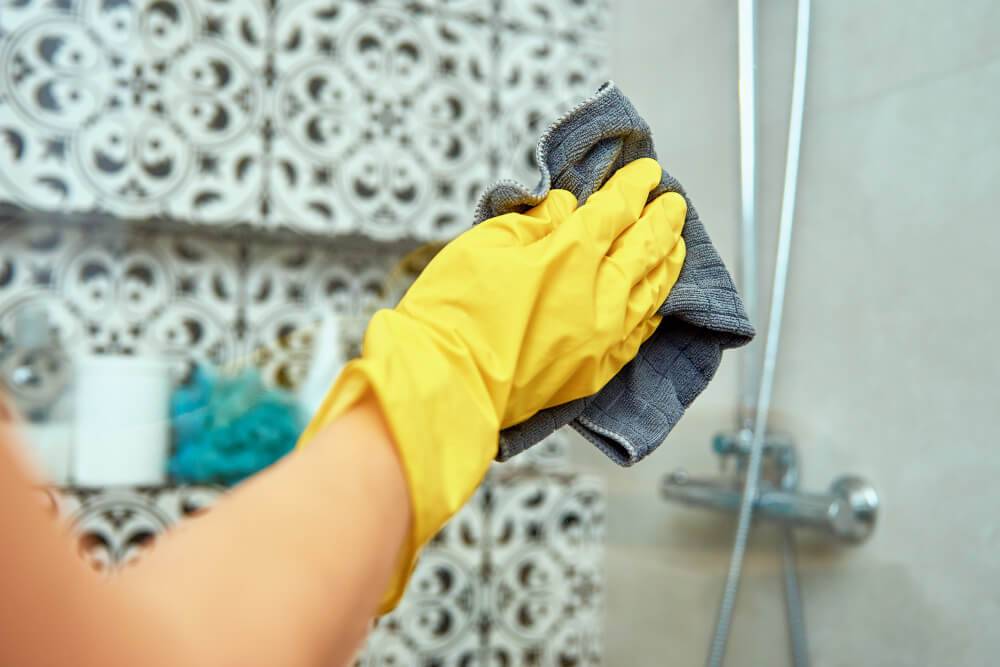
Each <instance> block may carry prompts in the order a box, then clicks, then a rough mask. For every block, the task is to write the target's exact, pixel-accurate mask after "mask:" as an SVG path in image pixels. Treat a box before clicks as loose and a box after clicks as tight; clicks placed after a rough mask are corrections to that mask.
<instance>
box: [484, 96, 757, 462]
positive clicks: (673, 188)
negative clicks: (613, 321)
mask: <svg viewBox="0 0 1000 667" xmlns="http://www.w3.org/2000/svg"><path fill="white" fill-rule="evenodd" d="M641 157H651V158H656V153H655V151H654V150H653V139H652V135H651V132H650V129H649V126H648V125H647V124H646V122H645V121H644V120H643V119H642V118H640V117H639V114H638V113H637V112H636V110H635V107H633V106H632V103H631V102H630V101H629V99H628V98H627V97H625V95H624V94H623V93H622V92H621V91H620V90H619V89H618V88H617V87H616V86H615V85H614V84H613V83H611V82H608V83H605V84H604V85H603V86H601V87H600V88H599V89H598V91H597V93H595V94H594V95H593V96H592V97H590V98H589V99H587V100H586V101H584V102H583V103H582V104H580V105H579V106H577V107H576V108H574V109H573V110H572V111H570V112H569V113H567V114H566V115H564V116H562V117H561V118H560V119H559V120H558V121H556V123H555V124H554V125H553V126H552V127H550V128H549V130H548V131H547V132H546V133H545V134H544V135H542V137H541V139H539V141H538V147H537V149H536V152H535V158H536V161H537V163H538V166H539V169H540V170H541V179H540V180H539V182H538V184H537V185H536V186H535V187H534V188H527V187H525V186H523V185H521V184H519V183H516V182H513V181H501V182H499V183H497V184H495V185H494V186H492V187H491V188H489V189H488V190H487V191H486V192H485V193H483V195H482V197H481V198H480V200H479V204H478V206H477V207H476V215H475V224H478V223H480V222H482V221H483V220H486V219H488V218H492V217H495V216H498V215H501V214H504V213H510V212H512V211H517V212H523V211H525V210H527V209H528V208H531V207H532V206H534V205H536V204H538V202H540V201H541V200H542V199H543V198H544V197H545V195H547V194H548V192H549V190H551V189H553V188H559V189H563V190H569V191H570V192H572V193H573V194H574V195H576V197H577V200H578V201H579V202H580V203H581V204H582V203H583V202H584V200H586V198H587V197H589V196H590V194H591V193H593V192H594V191H596V190H597V189H598V188H600V186H601V185H602V184H603V183H604V182H605V180H607V179H608V178H609V177H610V176H611V175H612V174H613V173H614V172H615V171H617V170H618V169H619V168H620V167H622V166H623V165H625V164H627V163H629V162H631V161H633V160H636V159H638V158H641ZM664 192H677V193H679V194H681V195H682V196H683V197H684V198H685V199H686V200H687V204H688V209H687V219H686V221H685V223H684V232H683V236H684V241H685V243H686V244H687V257H686V259H685V261H684V268H683V269H682V270H681V274H680V277H679V278H678V280H677V283H676V284H675V285H674V288H673V290H672V291H671V292H670V296H669V297H668V298H667V300H666V302H665V303H664V304H663V306H662V307H661V308H660V310H659V311H658V312H659V313H660V314H661V315H663V320H662V322H661V323H660V326H659V327H658V328H657V330H656V332H655V333H654V334H653V335H652V337H650V338H649V340H647V341H646V342H645V343H643V345H642V347H640V348H639V353H638V355H637V356H636V358H635V359H633V360H632V361H631V362H629V363H628V364H626V365H625V367H624V368H622V370H621V371H619V372H618V374H617V375H615V377H613V378H612V379H611V381H610V382H609V383H608V384H607V385H605V386H604V388H603V389H601V391H599V392H598V393H597V394H595V395H593V396H589V397H587V398H581V399H578V400H575V401H571V402H569V403H565V404H563V405H558V406H556V407H552V408H548V409H546V410H542V411H541V412H539V413H538V414H536V415H534V416H533V417H532V418H530V419H528V420H527V421H526V422H523V423H521V424H517V425H515V426H513V427H510V428H507V429H504V430H503V431H502V432H501V433H500V448H499V452H498V453H497V460H499V461H505V460H507V459H509V458H511V457H512V456H514V455H516V454H519V453H520V452H523V451H524V450H526V449H528V448H529V447H531V446H532V445H534V444H535V443H537V442H539V441H541V440H542V439H543V438H545V437H546V436H548V435H549V434H550V433H552V432H553V431H555V430H556V429H558V428H560V427H562V426H564V425H566V424H571V425H572V426H573V428H575V429H576V430H577V431H579V432H580V433H581V434H582V435H583V436H584V437H585V438H587V440H589V441H590V442H592V443H594V445H596V446H597V447H598V448H599V449H600V450H601V451H602V452H604V453H605V454H606V455H607V456H608V457H609V458H611V460H613V461H614V462H615V463H618V464H619V465H622V466H629V465H632V464H633V463H636V462H637V461H639V460H641V459H642V458H643V457H645V456H646V455H647V454H649V453H650V452H652V451H653V450H654V449H656V448H657V447H658V446H659V445H660V443H661V442H663V440H664V438H666V437H667V434H668V433H670V431H671V429H672V428H673V427H674V425H675V424H676V423H677V422H678V420H680V418H681V416H682V415H683V414H684V410H685V409H686V408H687V407H688V406H689V405H690V404H691V402H692V401H694V399H695V398H696V397H697V396H698V394H700V393H701V392H702V390H703V389H704V388H705V387H706V386H707V385H708V382H709V380H711V379H712V376H713V375H714V374H715V371H716V369H718V367H719V363H720V362H721V361H722V351H723V350H725V349H728V348H732V347H739V346H741V345H745V344H747V343H749V342H750V340H751V339H752V338H753V336H754V330H753V326H752V325H751V324H750V320H749V319H748V318H747V315H746V312H745V311H744V308H743V303H742V301H741V300H740V297H739V294H737V292H736V287H735V286H734V285H733V280H732V278H731V277H730V275H729V272H728V271H727V270H726V267H725V266H724V265H723V263H722V259H721V258H720V257H719V253H718V252H716V250H715V247H714V246H713V245H712V241H711V240H710V239H709V238H708V234H707V233H706V232H705V227H704V226H703V225H702V223H701V220H700V219H699V218H698V213H697V212H696V211H695V208H694V206H692V205H691V201H690V199H688V197H687V194H686V193H685V192H684V189H683V188H682V187H681V184H680V183H678V182H677V181H676V180H675V179H674V178H673V177H672V176H670V175H669V174H667V172H666V171H664V172H663V178H662V180H661V182H660V185H659V186H658V187H657V188H656V190H654V191H653V192H652V193H651V194H650V199H652V198H654V197H656V196H658V195H660V194H663V193H664Z"/></svg>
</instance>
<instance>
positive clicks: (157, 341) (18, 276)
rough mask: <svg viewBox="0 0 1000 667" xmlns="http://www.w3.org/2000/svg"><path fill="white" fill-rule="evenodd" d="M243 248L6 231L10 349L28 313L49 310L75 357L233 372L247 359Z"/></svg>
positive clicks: (96, 231)
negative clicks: (32, 307) (163, 361)
mask: <svg viewBox="0 0 1000 667" xmlns="http://www.w3.org/2000/svg"><path fill="white" fill-rule="evenodd" d="M240 294H241V287H240V268H239V252H238V246H237V244H236V243H234V242H232V241H221V240H212V241H209V240H205V239H187V238H185V237H183V236H175V235H170V234H156V233H152V232H145V231H136V230H135V229H134V228H124V227H119V228H105V227H98V228H82V227H78V226H66V225H61V226H60V225H42V224H37V223H9V222H8V223H4V224H3V226H2V227H0V343H5V342H7V341H10V340H11V334H12V328H13V321H14V318H15V317H16V315H17V312H18V309H19V308H20V307H22V306H23V305H24V304H25V303H27V302H29V301H31V302H35V303H38V302H42V303H44V304H45V305H46V307H47V310H48V313H49V320H50V322H51V325H52V327H53V328H54V329H55V330H56V331H55V333H56V335H57V337H58V340H59V341H60V344H61V345H62V346H64V347H65V348H66V349H67V350H68V351H70V352H71V353H74V354H80V353H98V354H143V353H147V354H156V355H158V356H163V357H166V358H168V359H172V360H174V361H176V362H177V371H178V376H179V377H180V376H182V375H183V373H184V371H185V370H186V368H187V367H188V365H189V364H190V363H191V362H193V361H202V362H205V363H209V364H212V365H222V364H227V363H229V362H231V361H232V360H233V359H234V356H235V354H236V353H237V352H238V350H239V345H238V340H237V333H236V322H237V318H238V314H239V307H240V298H241V297H240Z"/></svg>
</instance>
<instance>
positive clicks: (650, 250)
mask: <svg viewBox="0 0 1000 667" xmlns="http://www.w3.org/2000/svg"><path fill="white" fill-rule="evenodd" d="M686 216H687V202H685V201H684V198H683V197H682V196H680V195H679V194H677V193H674V192H668V193H666V194H663V195H660V196H659V197H657V198H656V199H654V200H653V201H651V202H650V203H649V204H647V205H646V207H645V208H644V209H643V212H642V215H641V216H640V218H639V219H638V220H637V221H636V222H635V224H633V225H632V226H631V227H629V228H628V229H626V230H625V231H623V232H622V233H621V235H620V236H619V237H618V238H617V239H615V241H614V243H612V244H611V248H609V249H608V257H609V258H610V259H612V260H614V261H615V262H616V263H617V264H618V265H619V267H620V268H621V269H622V272H623V273H624V274H625V275H626V278H627V279H628V280H629V282H630V284H633V285H634V284H636V283H637V282H639V281H640V280H642V279H643V278H644V277H645V276H646V274H648V273H649V272H650V271H652V270H653V269H654V268H655V267H656V266H658V265H659V264H660V263H661V262H662V261H663V260H664V259H665V258H666V257H667V255H668V254H669V253H670V252H671V251H672V250H673V248H674V246H676V245H677V241H678V239H680V237H681V231H683V229H684V219H685V217H686Z"/></svg>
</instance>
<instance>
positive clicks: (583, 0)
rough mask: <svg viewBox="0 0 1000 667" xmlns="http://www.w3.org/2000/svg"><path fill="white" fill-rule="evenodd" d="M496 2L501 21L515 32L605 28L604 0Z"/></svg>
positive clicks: (567, 32) (578, 31)
mask: <svg viewBox="0 0 1000 667" xmlns="http://www.w3.org/2000/svg"><path fill="white" fill-rule="evenodd" d="M499 5H500V7H499V17H500V21H501V23H502V24H503V26H504V27H505V28H507V29H509V30H513V31H516V32H524V31H532V32H536V33H539V34H542V35H546V36H548V37H549V38H552V37H555V36H563V37H565V36H566V35H572V34H586V33H599V32H603V31H605V30H606V29H607V19H608V14H609V11H608V2H607V0H562V1H560V2H552V0H499Z"/></svg>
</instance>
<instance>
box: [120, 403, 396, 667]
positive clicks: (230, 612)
mask: <svg viewBox="0 0 1000 667" xmlns="http://www.w3.org/2000/svg"><path fill="white" fill-rule="evenodd" d="M408 523H409V505H408V499H407V494H406V485H405V480H404V478H403V475H402V471H401V469H400V467H399V464H398V461H397V460H396V455H395V452H394V449H393V446H392V443H391V441H390V439H389V435H388V432H387V431H386V430H385V426H384V424H383V422H382V418H381V415H380V413H379V412H378V408H377V407H375V404H374V402H369V401H366V402H364V403H363V404H362V405H360V406H358V407H357V408H355V409H354V410H352V411H350V412H348V413H347V414H346V415H344V416H343V417H342V418H341V419H339V420H337V421H336V422H335V423H333V424H332V425H331V426H329V427H328V428H327V429H326V430H325V431H324V432H322V433H320V434H319V435H318V436H317V438H316V441H315V442H314V443H313V445H312V446H311V447H309V448H306V449H305V450H301V451H297V452H295V453H294V454H292V455H291V456H289V457H287V458H286V459H285V460H284V461H282V462H281V463H279V464H278V465H277V466H275V467H274V468H272V469H271V470H268V471H266V472H265V473H263V474H261V475H259V476H257V477H256V478H254V479H252V480H250V481H249V482H247V483H246V484H244V485H243V486H241V487H240V488H238V489H236V490H235V491H234V492H233V493H232V495H231V496H230V497H228V498H226V499H225V500H223V501H222V502H220V503H219V504H218V505H217V506H216V507H214V508H213V509H212V510H211V511H210V512H208V513H206V514H205V515H204V516H202V517H200V518H198V519H195V520H193V521H191V522H189V523H188V524H187V525H185V526H183V527H182V528H180V529H179V530H177V531H176V532H175V533H174V534H173V535H170V536H169V537H168V538H167V539H166V540H165V541H164V542H163V544H160V545H158V547H157V548H156V549H155V550H154V551H153V553H151V554H150V555H149V557H148V559H147V560H144V561H143V562H141V563H140V564H139V566H138V567H136V568H135V569H134V570H133V571H131V572H129V573H128V574H126V575H123V577H122V578H121V581H120V582H119V583H120V585H123V586H136V587H138V588H141V589H144V590H146V591H150V592H151V593H152V594H153V595H154V597H155V598H157V599H159V600H160V601H161V603H162V604H164V605H168V606H169V607H171V609H170V610H169V611H170V613H171V614H176V615H177V616H178V617H181V618H184V619H185V622H186V625H187V627H186V634H187V635H188V636H198V637H201V640H200V641H199V642H198V643H199V644H200V648H201V650H203V651H205V652H206V653H207V654H209V655H210V656H212V660H211V664H226V665H229V664H239V665H258V664H259V665H276V664H281V665H287V666H288V667H297V666H298V665H303V666H308V665H321V664H322V665H330V664H340V663H342V662H345V661H346V660H347V659H348V658H350V657H351V655H353V653H354V651H355V649H356V648H357V645H358V644H359V642H360V641H361V639H362V638H363V637H364V634H365V631H366V629H367V627H368V625H369V622H370V620H371V618H372V617H373V615H374V613H375V610H376V607H377V605H378V602H379V598H380V596H381V594H382V592H383V590H384V588H385V586H386V582H387V581H388V578H389V576H390V574H391V572H392V568H393V566H394V565H395V559H396V555H397V553H398V551H399V548H400V545H401V544H402V541H403V539H404V536H405V534H406V531H407V529H408Z"/></svg>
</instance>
